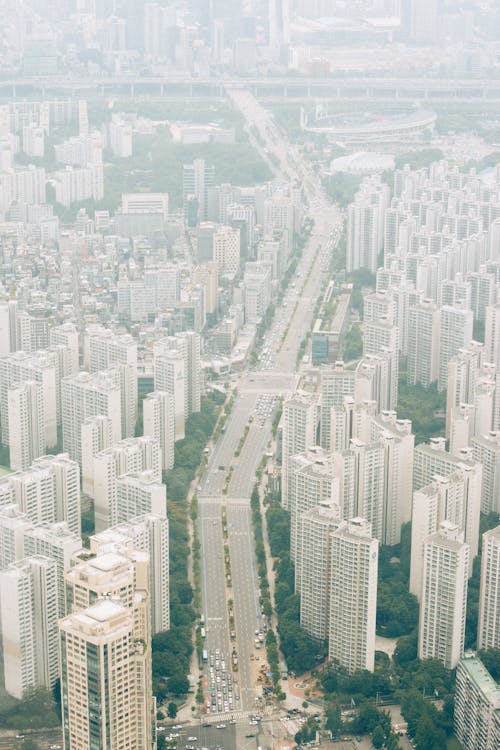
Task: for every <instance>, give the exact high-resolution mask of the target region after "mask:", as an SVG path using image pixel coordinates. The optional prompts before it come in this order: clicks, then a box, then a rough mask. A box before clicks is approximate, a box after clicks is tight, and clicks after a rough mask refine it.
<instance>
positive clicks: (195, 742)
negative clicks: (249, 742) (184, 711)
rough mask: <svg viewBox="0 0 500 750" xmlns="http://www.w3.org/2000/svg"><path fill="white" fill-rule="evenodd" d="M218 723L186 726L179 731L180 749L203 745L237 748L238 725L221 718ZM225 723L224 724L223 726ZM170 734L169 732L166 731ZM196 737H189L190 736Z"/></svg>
mask: <svg viewBox="0 0 500 750" xmlns="http://www.w3.org/2000/svg"><path fill="white" fill-rule="evenodd" d="M218 723H219V726H221V728H220V729H217V725H216V724H213V725H211V726H210V727H203V726H201V725H200V724H194V725H189V726H184V727H183V728H182V730H180V731H179V734H180V737H178V738H177V748H178V750H186V748H188V747H195V748H196V749H197V750H199V748H202V747H206V748H216V747H219V748H223V749H224V750H235V748H236V747H237V745H236V727H235V725H234V724H229V723H228V722H227V721H225V720H221V721H220V722H218ZM222 725H223V726H222ZM165 734H168V732H165ZM190 737H191V738H193V737H194V738H195V739H189V738H190Z"/></svg>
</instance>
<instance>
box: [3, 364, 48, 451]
mask: <svg viewBox="0 0 500 750" xmlns="http://www.w3.org/2000/svg"><path fill="white" fill-rule="evenodd" d="M57 374H58V373H57V365H56V362H55V360H54V355H53V354H52V353H51V352H48V351H40V352H35V353H33V354H27V353H25V352H13V353H12V354H10V355H8V356H6V357H2V358H1V359H0V413H1V419H2V443H3V444H4V445H9V443H10V432H9V408H8V394H9V390H10V389H11V388H13V387H14V386H17V385H19V384H21V383H23V382H25V381H30V382H31V381H34V382H36V383H38V385H39V386H40V388H41V389H42V394H43V404H44V417H45V419H44V421H45V444H46V447H48V448H51V447H53V446H55V445H57Z"/></svg>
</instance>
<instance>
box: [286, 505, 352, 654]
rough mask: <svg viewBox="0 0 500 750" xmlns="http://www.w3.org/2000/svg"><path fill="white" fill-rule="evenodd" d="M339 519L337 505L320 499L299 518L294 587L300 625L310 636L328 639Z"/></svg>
mask: <svg viewBox="0 0 500 750" xmlns="http://www.w3.org/2000/svg"><path fill="white" fill-rule="evenodd" d="M340 521H341V513H340V507H339V506H338V505H335V504H334V503H331V502H322V503H320V504H319V505H317V506H316V507H314V508H311V510H309V511H307V513H304V514H303V515H302V516H301V517H300V518H299V533H298V537H299V539H298V545H297V557H296V563H295V573H296V580H297V581H299V582H300V584H299V585H296V586H295V590H296V592H297V593H298V594H300V624H301V625H302V627H303V628H304V630H305V631H306V632H307V633H309V635H310V636H311V637H312V638H315V639H316V640H318V641H325V640H326V639H327V638H328V630H329V628H328V614H329V611H328V610H329V602H330V573H331V563H330V548H331V534H332V531H335V529H336V528H337V527H338V525H339V523H340Z"/></svg>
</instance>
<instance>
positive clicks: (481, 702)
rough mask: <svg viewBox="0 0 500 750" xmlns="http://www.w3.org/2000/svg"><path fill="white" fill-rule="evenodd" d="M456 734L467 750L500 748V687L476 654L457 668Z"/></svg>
mask: <svg viewBox="0 0 500 750" xmlns="http://www.w3.org/2000/svg"><path fill="white" fill-rule="evenodd" d="M455 734H456V736H457V738H458V740H459V742H460V744H461V745H462V747H463V748H464V750H479V748H480V750H496V748H498V747H500V687H499V686H498V685H497V683H496V682H495V680H494V679H493V678H492V676H491V675H490V673H489V672H488V670H487V669H486V668H485V666H484V665H483V663H482V662H481V661H480V660H479V659H478V658H477V657H475V656H474V654H473V653H466V654H465V656H464V658H463V659H461V660H460V661H459V663H458V667H457V680H456V690H455Z"/></svg>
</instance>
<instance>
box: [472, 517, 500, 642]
mask: <svg viewBox="0 0 500 750" xmlns="http://www.w3.org/2000/svg"><path fill="white" fill-rule="evenodd" d="M477 647H478V648H479V649H484V650H488V649H490V648H495V649H498V648H500V526H497V527H496V528H495V529H491V530H490V531H487V532H486V533H485V534H483V547H482V554H481V584H480V590H479V620H478V624H477Z"/></svg>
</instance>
